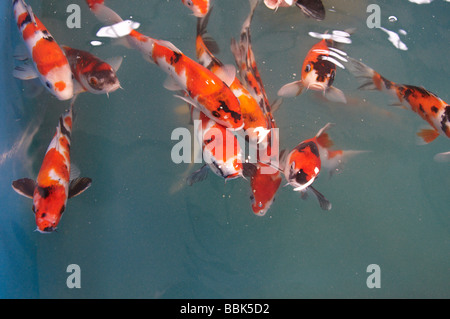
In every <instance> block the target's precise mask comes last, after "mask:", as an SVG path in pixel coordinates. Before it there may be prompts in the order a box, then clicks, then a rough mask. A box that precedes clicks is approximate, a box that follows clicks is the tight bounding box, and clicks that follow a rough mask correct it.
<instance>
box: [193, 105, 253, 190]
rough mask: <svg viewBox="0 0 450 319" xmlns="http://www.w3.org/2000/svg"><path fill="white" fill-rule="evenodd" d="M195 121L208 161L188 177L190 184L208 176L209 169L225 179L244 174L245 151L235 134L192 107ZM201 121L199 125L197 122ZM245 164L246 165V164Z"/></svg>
mask: <svg viewBox="0 0 450 319" xmlns="http://www.w3.org/2000/svg"><path fill="white" fill-rule="evenodd" d="M191 116H192V120H193V122H194V135H195V136H196V138H197V141H198V143H199V144H200V145H201V146H202V151H203V152H202V154H203V160H204V161H205V162H206V164H205V165H203V166H202V168H200V169H199V170H197V171H195V172H194V173H193V174H192V175H190V176H189V177H188V179H187V183H188V184H189V185H192V184H194V183H195V182H198V181H201V180H203V179H205V178H206V176H207V174H208V169H211V170H212V171H213V172H214V173H215V174H216V175H217V176H220V177H222V178H224V179H225V181H228V180H231V179H235V178H238V177H243V176H244V167H246V168H249V167H250V166H248V165H247V163H244V158H243V152H242V149H241V147H240V145H239V142H238V140H237V138H236V136H234V134H233V133H232V132H231V131H230V130H229V129H227V128H226V127H224V126H223V125H220V124H218V123H217V122H215V121H213V120H211V119H210V118H208V117H207V116H206V115H205V114H203V112H201V111H199V110H198V109H196V108H194V107H191ZM196 122H197V123H200V125H198V126H197V127H195V124H196ZM244 164H245V165H244Z"/></svg>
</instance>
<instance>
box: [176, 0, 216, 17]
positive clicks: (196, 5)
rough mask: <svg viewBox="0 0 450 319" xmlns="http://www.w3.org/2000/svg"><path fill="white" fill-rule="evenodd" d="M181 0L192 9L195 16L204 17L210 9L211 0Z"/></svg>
mask: <svg viewBox="0 0 450 319" xmlns="http://www.w3.org/2000/svg"><path fill="white" fill-rule="evenodd" d="M181 2H182V3H183V4H184V5H185V6H186V7H188V8H189V9H191V10H192V13H193V15H194V16H196V17H199V18H202V17H204V16H206V14H207V13H208V11H209V7H210V1H209V0H181Z"/></svg>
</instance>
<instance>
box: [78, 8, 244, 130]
mask: <svg viewBox="0 0 450 319" xmlns="http://www.w3.org/2000/svg"><path fill="white" fill-rule="evenodd" d="M86 1H87V3H88V4H89V5H90V8H91V10H92V11H93V12H94V14H96V16H97V17H98V18H99V19H103V21H105V22H106V21H113V22H114V23H120V22H122V21H123V20H122V19H121V18H120V17H119V16H118V15H117V14H116V13H114V14H113V13H111V12H113V11H112V10H111V9H109V8H108V7H106V6H105V5H104V4H103V2H102V3H100V2H99V1H91V0H86ZM105 15H106V16H107V18H105ZM119 19H120V20H119ZM113 27H114V26H111V28H113ZM124 39H125V41H126V43H124V44H125V45H127V46H129V47H131V48H134V49H136V50H138V51H140V52H141V53H142V54H143V56H144V58H145V59H147V60H148V61H149V62H152V63H155V64H156V65H158V66H159V67H160V68H161V69H162V70H163V71H165V72H166V73H168V75H169V77H168V79H167V81H166V82H165V83H164V86H165V88H167V89H169V90H174V91H182V92H183V96H178V97H179V98H181V99H183V100H184V101H186V102H187V103H189V104H191V105H193V106H195V107H197V108H198V109H199V110H200V111H202V112H203V113H204V114H205V115H207V116H208V117H209V118H210V119H212V120H214V121H216V122H217V123H219V124H221V125H223V126H225V127H228V128H230V129H233V130H240V129H242V128H243V126H244V122H243V119H242V114H241V109H240V105H239V100H238V99H237V98H236V96H235V95H234V94H233V92H232V91H231V89H230V88H229V87H228V86H227V84H225V83H224V82H223V81H222V80H221V79H220V78H219V77H218V76H217V75H215V74H214V73H213V72H211V71H210V70H208V69H207V68H205V67H204V66H202V65H200V64H199V63H197V62H195V61H194V60H192V59H191V58H189V57H187V56H186V55H185V54H183V53H182V52H181V51H180V50H179V49H178V48H176V47H175V46H174V45H173V44H172V43H171V42H168V41H164V40H157V39H154V38H150V37H148V36H146V35H143V34H141V33H139V32H138V31H136V30H131V32H130V33H129V34H128V35H127V36H125V37H124Z"/></svg>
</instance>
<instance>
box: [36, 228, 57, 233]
mask: <svg viewBox="0 0 450 319" xmlns="http://www.w3.org/2000/svg"><path fill="white" fill-rule="evenodd" d="M35 231H37V232H39V233H41V234H50V233H53V232H54V231H56V227H52V226H48V227H45V228H44V229H39V227H36V230H35Z"/></svg>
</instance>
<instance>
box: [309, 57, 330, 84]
mask: <svg viewBox="0 0 450 319" xmlns="http://www.w3.org/2000/svg"><path fill="white" fill-rule="evenodd" d="M322 57H323V55H320V56H319V58H318V60H317V61H315V62H311V63H312V64H313V68H314V70H315V71H316V73H317V82H325V81H326V80H327V79H328V77H329V75H330V74H331V72H332V71H333V70H336V66H335V65H334V63H331V62H330V61H327V60H322Z"/></svg>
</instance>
